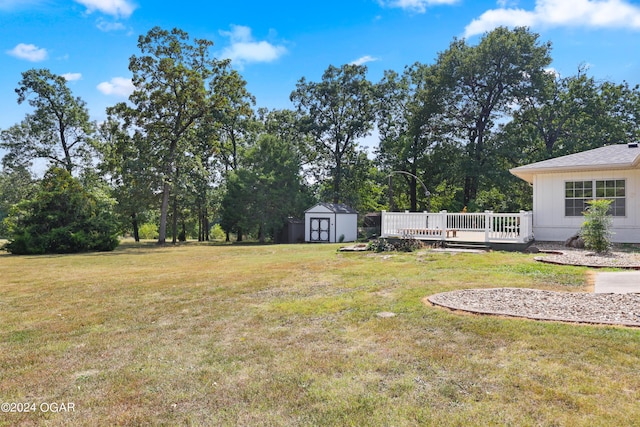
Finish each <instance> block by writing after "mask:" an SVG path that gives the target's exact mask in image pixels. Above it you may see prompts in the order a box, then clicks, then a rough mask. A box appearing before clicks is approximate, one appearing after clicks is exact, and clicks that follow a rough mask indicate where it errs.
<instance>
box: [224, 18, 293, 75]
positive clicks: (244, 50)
mask: <svg viewBox="0 0 640 427" xmlns="http://www.w3.org/2000/svg"><path fill="white" fill-rule="evenodd" d="M220 34H221V35H223V36H225V37H229V39H230V41H231V45H230V46H229V47H227V48H225V49H224V50H223V51H222V54H221V56H222V57H223V58H228V59H231V60H232V61H234V62H235V63H236V64H238V65H240V66H242V65H243V64H245V63H250V62H272V61H275V60H276V59H278V58H280V57H281V56H282V55H284V54H286V53H287V48H286V47H284V46H277V45H273V44H271V43H269V42H267V41H264V40H263V41H256V40H254V39H253V36H252V35H251V28H249V27H245V26H242V25H232V26H231V31H220Z"/></svg>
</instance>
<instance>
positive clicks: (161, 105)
mask: <svg viewBox="0 0 640 427" xmlns="http://www.w3.org/2000/svg"><path fill="white" fill-rule="evenodd" d="M212 44H213V43H212V42H210V41H208V40H199V39H194V40H193V41H191V40H190V39H189V36H188V34H187V33H185V32H184V31H182V30H179V29H173V30H171V31H167V30H163V29H161V28H159V27H155V28H153V29H151V30H150V31H149V32H148V33H147V34H146V35H144V36H140V38H139V39H138V48H139V49H140V52H141V54H140V56H135V55H134V56H132V57H131V59H130V61H129V69H130V70H131V72H132V73H133V84H134V86H135V88H136V89H135V91H134V92H133V94H132V95H131V96H130V98H129V99H130V101H131V102H132V103H133V105H134V108H135V123H136V125H137V126H138V127H139V128H140V129H141V130H142V131H143V133H144V134H145V137H146V138H147V139H148V140H149V142H150V143H151V144H152V145H153V147H154V149H155V150H156V152H157V157H158V158H159V159H161V164H159V165H157V166H158V168H159V169H160V170H162V181H163V184H162V203H161V209H160V228H159V238H158V243H159V244H164V243H165V241H166V228H167V214H168V208H169V197H170V196H171V193H172V190H173V186H174V183H175V182H176V179H177V177H176V174H177V172H178V171H179V169H177V162H178V161H179V160H180V159H179V157H180V156H182V155H183V154H184V153H186V152H189V151H190V149H189V144H190V140H189V138H190V137H192V136H193V132H192V131H193V129H194V127H195V125H196V122H197V121H198V120H199V119H200V118H202V117H203V116H204V115H205V114H206V113H207V111H208V110H209V109H210V102H211V99H210V96H209V95H210V94H209V92H208V91H207V88H206V82H207V81H208V79H209V78H211V76H212V75H213V74H214V73H215V72H216V70H217V69H218V67H219V66H220V65H221V64H220V63H219V62H218V61H216V60H215V59H213V58H211V57H210V54H209V49H210V47H211V46H212Z"/></svg>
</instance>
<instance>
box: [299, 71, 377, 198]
mask: <svg viewBox="0 0 640 427" xmlns="http://www.w3.org/2000/svg"><path fill="white" fill-rule="evenodd" d="M366 73H367V68H366V67H365V66H362V65H343V66H342V67H340V68H337V67H334V66H330V67H329V68H327V70H326V71H325V72H324V74H323V75H322V81H320V82H318V83H316V82H308V81H307V80H306V79H305V78H304V77H303V78H301V79H300V80H299V81H298V83H297V84H296V90H295V91H293V92H292V93H291V97H290V98H291V101H293V103H294V104H295V106H296V107H297V109H298V112H299V113H301V114H303V115H304V116H305V118H306V123H305V124H304V127H305V130H306V131H307V132H308V133H309V135H311V137H312V139H313V143H314V148H315V151H316V152H317V153H318V157H317V159H318V160H319V161H324V162H325V170H327V171H328V174H329V176H330V177H331V180H332V183H333V195H332V199H333V202H334V203H339V202H341V201H343V195H342V181H343V174H344V171H343V169H344V168H345V165H346V162H347V161H348V160H349V159H350V158H353V155H354V152H355V151H356V147H357V141H358V139H359V138H362V137H365V136H367V135H369V133H370V132H371V130H372V129H373V122H374V108H373V102H372V101H373V85H372V84H371V82H369V80H367V77H366Z"/></svg>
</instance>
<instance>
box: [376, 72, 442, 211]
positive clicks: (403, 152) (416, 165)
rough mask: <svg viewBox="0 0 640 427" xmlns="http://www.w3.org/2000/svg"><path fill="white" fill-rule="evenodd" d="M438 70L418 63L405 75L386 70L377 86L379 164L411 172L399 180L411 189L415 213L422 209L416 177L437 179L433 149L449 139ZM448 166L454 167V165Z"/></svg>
mask: <svg viewBox="0 0 640 427" xmlns="http://www.w3.org/2000/svg"><path fill="white" fill-rule="evenodd" d="M435 71H436V68H435V67H434V66H427V65H423V64H414V65H413V66H411V67H408V68H406V69H405V71H404V73H403V74H402V75H401V76H400V75H398V74H397V73H396V72H394V71H386V72H385V75H384V78H383V79H382V81H381V82H380V83H378V85H377V93H378V96H377V104H378V106H377V109H376V112H377V116H378V122H377V124H378V130H379V131H380V146H379V148H378V161H379V162H380V163H381V164H382V167H383V168H384V169H386V171H387V173H389V172H392V171H403V172H409V173H410V175H408V174H399V175H398V177H399V178H400V179H403V180H404V181H405V182H406V184H407V186H408V188H409V204H410V209H411V210H412V211H417V210H418V194H419V193H418V187H419V186H418V181H417V180H416V178H415V176H418V175H422V176H425V180H426V181H429V179H428V178H427V176H426V175H427V174H428V176H429V178H431V179H434V178H435V177H436V176H437V170H436V168H434V167H433V166H436V165H433V164H432V162H431V161H430V158H431V157H432V152H433V149H434V148H436V147H437V146H438V145H441V144H442V140H443V138H444V136H445V132H444V130H443V129H442V122H441V116H439V114H440V113H441V112H442V103H443V97H442V96H441V94H440V91H442V85H441V84H440V83H439V81H438V80H437V79H438V75H437V73H436V72H435ZM448 165H449V166H451V164H450V163H448ZM430 184H431V183H430ZM434 185H435V183H434ZM389 191H391V188H390V189H389ZM390 208H391V207H390Z"/></svg>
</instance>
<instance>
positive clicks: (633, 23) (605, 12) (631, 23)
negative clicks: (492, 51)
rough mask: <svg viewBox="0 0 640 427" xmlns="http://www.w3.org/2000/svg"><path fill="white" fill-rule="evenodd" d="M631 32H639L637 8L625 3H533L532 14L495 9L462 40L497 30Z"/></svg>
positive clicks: (604, 0)
mask: <svg viewBox="0 0 640 427" xmlns="http://www.w3.org/2000/svg"><path fill="white" fill-rule="evenodd" d="M503 25H504V26H509V27H514V26H528V27H591V28H631V29H638V30H640V7H638V6H635V5H633V4H631V3H629V1H628V0H536V5H535V7H534V9H533V10H525V9H518V8H505V7H502V8H498V9H492V10H488V11H486V12H484V13H483V14H482V15H480V17H479V18H477V19H474V20H473V21H472V22H471V23H470V24H469V25H467V27H466V28H465V33H464V35H465V37H469V36H473V35H476V34H482V33H485V32H487V31H491V30H493V29H494V28H496V27H499V26H503Z"/></svg>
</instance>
